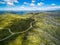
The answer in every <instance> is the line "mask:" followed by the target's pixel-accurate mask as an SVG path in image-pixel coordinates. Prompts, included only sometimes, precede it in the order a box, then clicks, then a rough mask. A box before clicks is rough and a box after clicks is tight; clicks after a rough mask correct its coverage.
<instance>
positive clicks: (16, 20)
mask: <svg viewBox="0 0 60 45" xmlns="http://www.w3.org/2000/svg"><path fill="white" fill-rule="evenodd" d="M0 45H60V18H59V17H58V18H56V17H52V16H50V15H47V14H46V13H36V14H32V13H31V14H30V13H29V14H25V15H17V14H10V13H6V14H2V15H0Z"/></svg>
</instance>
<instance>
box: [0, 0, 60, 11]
mask: <svg viewBox="0 0 60 45" xmlns="http://www.w3.org/2000/svg"><path fill="white" fill-rule="evenodd" d="M22 10H23V11H24V10H29V11H32V10H42V11H44V10H60V0H0V11H22Z"/></svg>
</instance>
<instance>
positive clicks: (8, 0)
mask: <svg viewBox="0 0 60 45" xmlns="http://www.w3.org/2000/svg"><path fill="white" fill-rule="evenodd" d="M3 1H4V3H5V4H7V5H10V6H14V3H18V0H3ZM1 4H2V2H1Z"/></svg>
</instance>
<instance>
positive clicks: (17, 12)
mask: <svg viewBox="0 0 60 45" xmlns="http://www.w3.org/2000/svg"><path fill="white" fill-rule="evenodd" d="M40 12H60V10H50V11H40V10H36V11H0V14H3V13H12V14H21V15H23V14H24V13H40Z"/></svg>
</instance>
